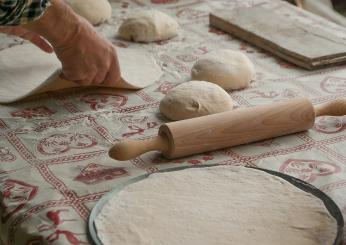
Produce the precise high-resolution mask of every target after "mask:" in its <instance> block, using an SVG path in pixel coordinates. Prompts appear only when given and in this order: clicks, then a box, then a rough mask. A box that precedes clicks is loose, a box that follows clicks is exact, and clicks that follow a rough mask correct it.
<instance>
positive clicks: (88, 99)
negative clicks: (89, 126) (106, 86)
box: [81, 94, 127, 111]
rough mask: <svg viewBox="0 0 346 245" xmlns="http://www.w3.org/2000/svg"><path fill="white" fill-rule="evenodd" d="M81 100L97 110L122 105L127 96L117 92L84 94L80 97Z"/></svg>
mask: <svg viewBox="0 0 346 245" xmlns="http://www.w3.org/2000/svg"><path fill="white" fill-rule="evenodd" d="M81 101H83V102H85V103H88V104H90V108H91V109H93V110H95V111H97V110H100V109H105V108H117V107H120V106H123V105H125V104H126V102H127V97H126V96H123V95H119V94H86V95H83V96H82V97H81Z"/></svg>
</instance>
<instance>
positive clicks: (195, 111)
mask: <svg viewBox="0 0 346 245" xmlns="http://www.w3.org/2000/svg"><path fill="white" fill-rule="evenodd" d="M232 109H233V100H232V98H231V97H230V96H229V94H228V93H227V92H226V91H225V90H223V89H222V88H221V87H220V86H218V85H216V84H213V83H209V82H205V81H190V82H186V83H183V84H180V85H179V86H177V87H175V88H174V89H173V90H171V91H170V92H168V93H167V94H166V96H165V97H164V98H163V99H162V100H161V103H160V112H161V113H162V114H163V115H165V116H166V117H167V118H169V119H171V120H183V119H188V118H193V117H200V116H205V115H210V114H214V113H219V112H224V111H229V110H232Z"/></svg>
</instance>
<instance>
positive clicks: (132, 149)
mask: <svg viewBox="0 0 346 245" xmlns="http://www.w3.org/2000/svg"><path fill="white" fill-rule="evenodd" d="M168 148H169V143H168V139H167V138H166V137H165V136H163V135H159V136H156V137H153V138H150V139H146V140H125V141H122V142H120V143H117V144H115V145H114V146H113V147H112V148H111V149H110V150H109V152H108V154H109V156H110V157H111V158H113V159H115V160H119V161H126V160H130V159H133V158H136V157H138V156H140V155H142V154H143V153H146V152H149V151H155V150H158V151H163V152H166V151H168Z"/></svg>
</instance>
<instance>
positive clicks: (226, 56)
mask: <svg viewBox="0 0 346 245" xmlns="http://www.w3.org/2000/svg"><path fill="white" fill-rule="evenodd" d="M254 76H255V68H254V65H253V63H252V62H251V60H250V59H249V58H248V57H247V56H246V55H245V54H243V53H241V52H239V51H232V50H228V49H221V50H216V51H212V52H210V53H208V54H206V55H204V56H203V57H202V58H201V59H199V60H198V61H197V62H196V63H195V64H194V66H193V67H192V70H191V77H192V79H193V80H203V81H208V82H211V83H215V84H218V85H220V86H221V87H222V88H224V89H225V90H236V89H243V88H246V87H248V86H249V84H250V82H251V80H253V79H254Z"/></svg>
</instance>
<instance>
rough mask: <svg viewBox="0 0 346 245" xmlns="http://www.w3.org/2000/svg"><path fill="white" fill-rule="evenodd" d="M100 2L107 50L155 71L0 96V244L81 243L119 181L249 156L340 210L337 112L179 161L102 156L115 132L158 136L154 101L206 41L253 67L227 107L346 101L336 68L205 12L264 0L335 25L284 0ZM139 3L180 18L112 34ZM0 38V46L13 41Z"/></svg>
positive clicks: (343, 134)
mask: <svg viewBox="0 0 346 245" xmlns="http://www.w3.org/2000/svg"><path fill="white" fill-rule="evenodd" d="M264 2H265V3H264ZM111 3H112V8H113V12H114V13H115V14H114V15H113V16H112V18H110V19H109V20H108V21H107V22H106V23H103V24H101V25H99V26H97V27H95V30H96V31H97V32H99V33H102V35H104V36H105V37H107V38H108V39H109V41H110V42H112V43H113V44H114V45H115V46H116V47H122V48H136V49H137V48H138V49H143V50H144V51H147V52H149V53H151V54H153V58H154V59H155V60H156V62H157V63H158V64H160V65H161V66H162V69H163V71H164V74H163V75H162V77H161V78H160V79H159V80H158V81H156V82H155V83H154V84H152V85H151V86H149V87H147V88H144V89H142V90H140V91H131V90H121V89H119V90H118V89H107V88H83V89H77V88H76V89H73V90H71V91H70V90H69V91H56V92H54V93H52V94H50V96H47V97H46V98H44V97H42V96H39V98H37V99H36V98H34V99H33V100H30V101H22V102H19V103H15V104H10V105H0V143H1V144H0V193H1V195H0V196H1V197H2V199H1V203H0V217H1V218H2V222H3V223H2V224H1V227H0V228H1V232H0V240H1V242H0V244H6V245H17V244H19V245H21V244H30V245H34V244H36V245H37V244H52V245H71V244H72V245H77V244H91V241H90V240H89V239H88V236H87V222H88V217H89V215H90V211H91V210H92V208H93V207H94V206H95V205H96V204H97V202H98V201H99V200H100V198H102V196H103V195H104V194H105V193H108V192H109V191H111V190H112V188H114V187H116V186H117V185H118V184H120V183H123V181H125V179H131V178H134V177H136V176H138V175H142V174H146V173H153V172H156V171H158V170H160V169H168V168H171V167H178V166H192V165H213V164H228V165H242V166H246V165H248V166H252V167H256V166H257V167H261V168H266V169H271V170H274V171H278V172H283V173H286V174H288V175H292V176H295V177H298V178H300V179H302V180H306V181H308V182H310V183H312V184H313V185H314V186H316V187H317V188H320V189H321V190H322V191H325V192H327V193H328V195H329V196H330V197H331V198H332V199H333V200H334V201H335V202H336V203H337V204H338V205H339V207H340V208H341V210H342V213H343V215H344V216H345V215H346V208H345V207H346V198H345V197H346V184H345V183H346V168H345V167H344V166H346V165H345V164H346V151H345V146H346V130H345V128H346V125H345V123H346V121H345V120H346V117H319V118H317V119H316V123H315V126H314V127H313V128H312V129H310V130H308V131H306V132H300V133H298V134H292V135H290V136H288V137H280V138H275V139H268V140H266V141H261V142H257V143H252V144H246V145H242V146H237V147H232V148H229V149H223V150H219V151H214V152H211V153H207V154H199V155H193V156H188V157H184V158H180V159H171V160H169V159H166V158H164V157H163V155H162V154H159V152H149V153H147V154H144V155H141V156H139V157H137V158H135V159H132V160H130V161H126V162H122V163H120V162H118V161H115V160H113V159H110V158H109V156H108V150H109V148H110V147H111V146H112V145H113V144H114V143H116V142H118V141H119V140H125V139H141V140H142V139H148V138H151V137H154V136H157V133H158V128H159V126H160V125H161V124H162V123H163V122H166V121H167V119H166V118H164V117H163V116H162V115H161V113H160V111H159V102H160V100H161V99H162V98H163V97H164V95H165V94H166V93H167V92H168V91H171V90H172V89H173V88H174V87H175V86H177V85H179V84H181V83H182V82H186V81H189V79H191V67H192V65H193V63H194V62H195V61H196V60H197V59H200V58H201V57H203V55H204V54H206V53H208V52H210V51H212V50H217V49H232V50H236V51H240V52H243V53H245V54H246V55H247V56H248V57H249V58H250V59H251V61H253V63H254V65H255V68H256V76H255V77H254V82H253V83H251V86H250V87H249V88H246V89H243V90H237V91H232V93H230V95H231V96H232V99H233V101H234V105H235V108H236V109H241V108H245V107H249V106H256V105H263V104H272V103H274V102H275V101H280V100H285V99H291V98H294V97H297V96H304V97H305V98H309V99H310V100H311V101H312V103H313V104H321V103H324V102H327V101H331V100H334V99H337V98H346V66H345V65H343V66H335V67H331V68H328V69H320V70H313V71H309V70H305V69H301V68H297V67H295V66H293V65H292V64H290V63H289V62H286V61H284V60H282V59H278V58H276V57H275V56H273V55H272V54H271V53H270V52H267V51H264V50H262V49H258V48H256V47H255V46H253V45H251V44H250V43H248V42H244V41H241V40H239V39H237V38H235V37H233V36H232V35H229V34H227V33H225V32H222V31H220V30H218V29H217V28H213V27H210V26H209V24H208V23H209V20H208V18H209V13H210V12H212V11H215V10H218V9H228V8H234V7H242V6H244V7H245V6H250V5H254V4H255V5H256V4H262V3H263V4H266V5H267V4H268V5H267V6H266V7H267V8H268V9H270V10H272V11H274V12H278V14H280V15H282V16H286V17H287V18H292V19H293V20H294V21H295V22H297V23H298V24H300V21H302V22H305V23H307V24H309V25H312V26H316V27H319V28H321V29H323V30H325V31H333V33H335V34H337V35H339V34H340V36H341V37H342V38H344V39H346V33H345V31H344V30H343V29H342V28H341V27H340V28H339V27H337V26H336V25H332V24H329V23H328V22H326V21H324V20H323V19H318V20H315V19H309V20H308V19H307V18H308V17H307V16H308V15H306V14H304V13H302V11H298V10H296V8H294V7H292V8H290V7H287V6H290V5H289V4H288V3H286V1H276V0H266V1H264V0H218V1H205V0H184V1H182V0H180V1H178V0H126V1H120V0H112V1H111ZM138 8H145V9H147V8H148V9H149V8H158V9H159V10H160V11H163V12H165V13H167V14H169V15H170V16H172V17H174V18H175V19H176V20H177V21H178V22H179V25H180V31H179V35H178V36H177V37H175V38H172V39H169V40H163V41H158V42H153V43H151V44H136V43H133V42H128V41H126V40H121V39H120V38H118V37H117V36H116V32H117V30H116V28H115V27H116V26H119V25H120V23H121V22H122V21H123V19H124V18H125V16H127V15H128V14H131V12H133V10H135V9H138ZM0 39H1V40H0V41H1V47H0V50H2V49H7V48H9V47H11V46H15V45H19V44H23V43H24V42H23V41H20V40H19V39H16V41H13V40H11V39H10V38H6V39H2V38H1V37H0ZM53 117H54V120H53ZM23 118H24V119H26V120H22V119H23ZM268 122H269V121H268ZM245 123H246V122H245ZM278 161H279V162H278ZM41 186H42V190H41ZM38 188H40V189H38ZM48 190H49V191H48ZM158 191H160V186H158Z"/></svg>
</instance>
